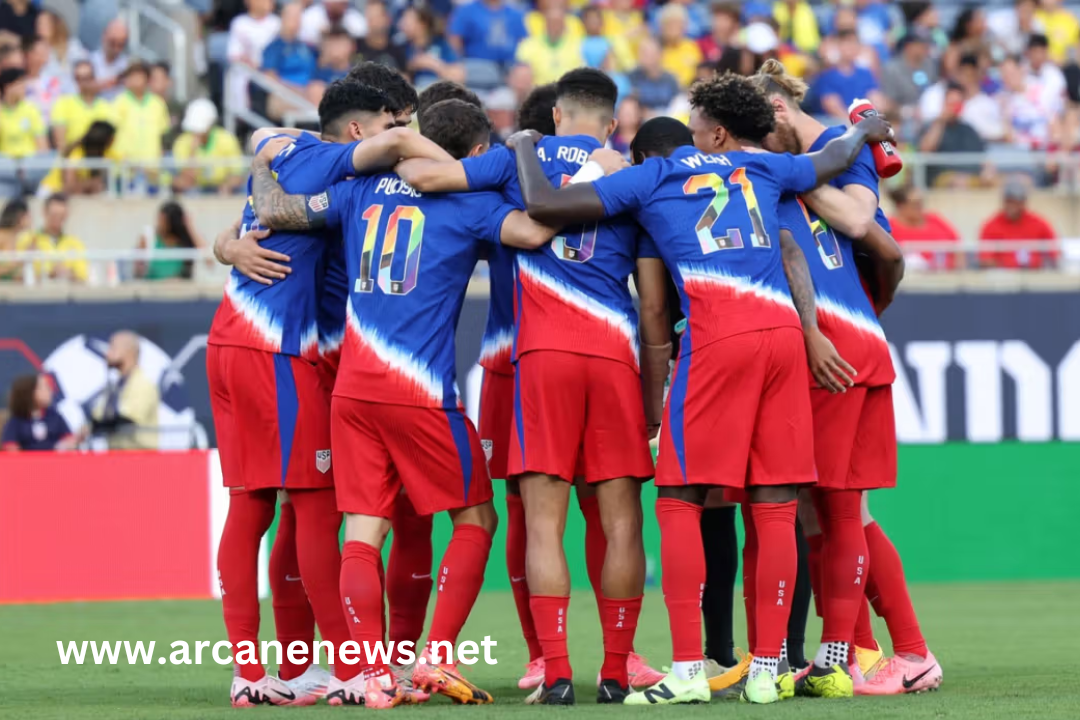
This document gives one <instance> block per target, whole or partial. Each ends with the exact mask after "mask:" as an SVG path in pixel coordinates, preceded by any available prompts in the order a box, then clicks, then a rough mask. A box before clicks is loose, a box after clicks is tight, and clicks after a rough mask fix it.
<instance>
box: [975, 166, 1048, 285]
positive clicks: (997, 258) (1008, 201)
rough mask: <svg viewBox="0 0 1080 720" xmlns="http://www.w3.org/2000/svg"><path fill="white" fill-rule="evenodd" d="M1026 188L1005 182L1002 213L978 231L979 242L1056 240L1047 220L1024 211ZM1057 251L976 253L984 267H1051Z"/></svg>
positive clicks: (1014, 180) (1017, 182)
mask: <svg viewBox="0 0 1080 720" xmlns="http://www.w3.org/2000/svg"><path fill="white" fill-rule="evenodd" d="M1027 194H1028V190H1027V185H1026V184H1025V183H1024V181H1023V180H1021V179H1020V178H1011V179H1010V180H1008V181H1007V182H1006V183H1005V191H1004V196H1003V201H1002V206H1001V211H1000V212H998V213H997V214H996V215H994V216H993V217H991V218H990V219H989V220H987V221H986V223H985V224H984V225H983V226H982V230H980V231H979V241H980V242H982V241H995V240H996V241H1003V240H1011V241H1015V242H1047V241H1050V240H1056V239H1057V233H1055V232H1054V228H1053V227H1052V226H1051V225H1050V223H1049V221H1047V220H1046V219H1045V218H1043V217H1041V216H1040V215H1038V214H1036V213H1034V212H1031V211H1030V210H1028V209H1027ZM1057 261H1058V251H1057V250H1049V251H1046V250H1040V251H1035V252H1032V251H1030V250H1018V251H1015V252H1000V251H998V252H995V251H985V252H980V253H979V263H980V264H981V265H982V266H983V267H999V268H1043V267H1047V268H1052V267H1054V266H1055V265H1057Z"/></svg>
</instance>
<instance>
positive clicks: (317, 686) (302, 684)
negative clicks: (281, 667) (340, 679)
mask: <svg viewBox="0 0 1080 720" xmlns="http://www.w3.org/2000/svg"><path fill="white" fill-rule="evenodd" d="M332 677H333V675H331V674H330V673H328V672H327V671H326V670H324V669H323V668H321V667H319V666H318V665H308V667H307V669H306V670H304V672H302V673H301V674H300V675H297V676H296V677H294V678H293V679H292V680H282V681H281V682H283V683H285V684H286V685H287V686H288V688H289V689H290V690H292V691H293V692H294V693H296V697H298V698H299V697H302V696H304V695H311V696H312V697H314V698H321V697H324V696H325V695H326V688H327V686H329V685H330V679H331V678H332Z"/></svg>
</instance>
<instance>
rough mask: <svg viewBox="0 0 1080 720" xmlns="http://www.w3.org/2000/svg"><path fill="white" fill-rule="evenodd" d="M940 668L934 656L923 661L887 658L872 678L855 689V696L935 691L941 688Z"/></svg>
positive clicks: (931, 654) (927, 656) (928, 654)
mask: <svg viewBox="0 0 1080 720" xmlns="http://www.w3.org/2000/svg"><path fill="white" fill-rule="evenodd" d="M941 678H942V673H941V666H940V665H938V661H937V658H935V657H934V654H933V653H931V652H927V655H926V659H924V660H907V659H905V658H903V657H901V656H899V655H897V656H895V657H891V658H889V660H888V661H887V662H886V663H885V665H884V666H882V668H881V669H880V670H878V671H877V673H875V674H874V676H873V677H872V678H870V679H868V680H867V681H866V682H864V683H862V684H861V685H859V686H857V687H856V688H855V694H856V695H903V694H904V693H920V692H926V691H928V690H937V689H938V688H939V687H941Z"/></svg>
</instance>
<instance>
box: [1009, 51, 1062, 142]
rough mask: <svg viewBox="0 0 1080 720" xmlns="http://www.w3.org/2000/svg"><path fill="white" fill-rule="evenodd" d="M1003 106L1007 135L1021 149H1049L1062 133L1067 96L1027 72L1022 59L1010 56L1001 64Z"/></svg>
mask: <svg viewBox="0 0 1080 720" xmlns="http://www.w3.org/2000/svg"><path fill="white" fill-rule="evenodd" d="M1001 82H1002V86H1003V90H1004V92H1003V93H1002V107H1003V113H1004V116H1005V125H1006V137H1005V139H1006V140H1007V141H1008V142H1009V144H1010V145H1012V146H1013V147H1015V148H1017V149H1019V150H1048V149H1050V148H1051V147H1053V146H1055V145H1056V144H1057V141H1058V138H1059V137H1060V135H1061V119H1062V113H1063V112H1064V109H1065V105H1064V98H1062V97H1061V96H1060V95H1056V94H1054V93H1052V92H1047V91H1046V88H1044V87H1043V86H1042V85H1040V84H1039V82H1038V81H1037V80H1035V79H1034V78H1033V77H1030V76H1028V75H1026V74H1025V73H1024V69H1023V67H1022V66H1021V65H1020V59H1019V58H1016V57H1007V58H1005V59H1004V60H1003V61H1002V63H1001Z"/></svg>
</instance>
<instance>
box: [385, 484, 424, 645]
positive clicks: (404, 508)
mask: <svg viewBox="0 0 1080 720" xmlns="http://www.w3.org/2000/svg"><path fill="white" fill-rule="evenodd" d="M390 524H391V527H392V528H393V530H394V538H393V541H392V542H391V543H390V561H389V562H388V563H387V566H386V602H387V603H388V604H389V605H390V641H391V642H393V643H394V644H395V645H397V644H399V643H402V642H410V643H413V644H414V645H415V643H416V641H417V640H419V639H420V636H421V635H422V634H423V633H424V620H425V619H427V608H428V601H429V600H430V599H431V585H432V582H431V555H432V552H431V524H432V517H431V516H430V515H428V516H426V517H422V516H420V515H417V514H416V510H415V509H413V504H412V502H411V501H410V500H409V498H408V496H406V495H398V498H397V501H396V502H395V503H394V516H393V518H391V520H390Z"/></svg>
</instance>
